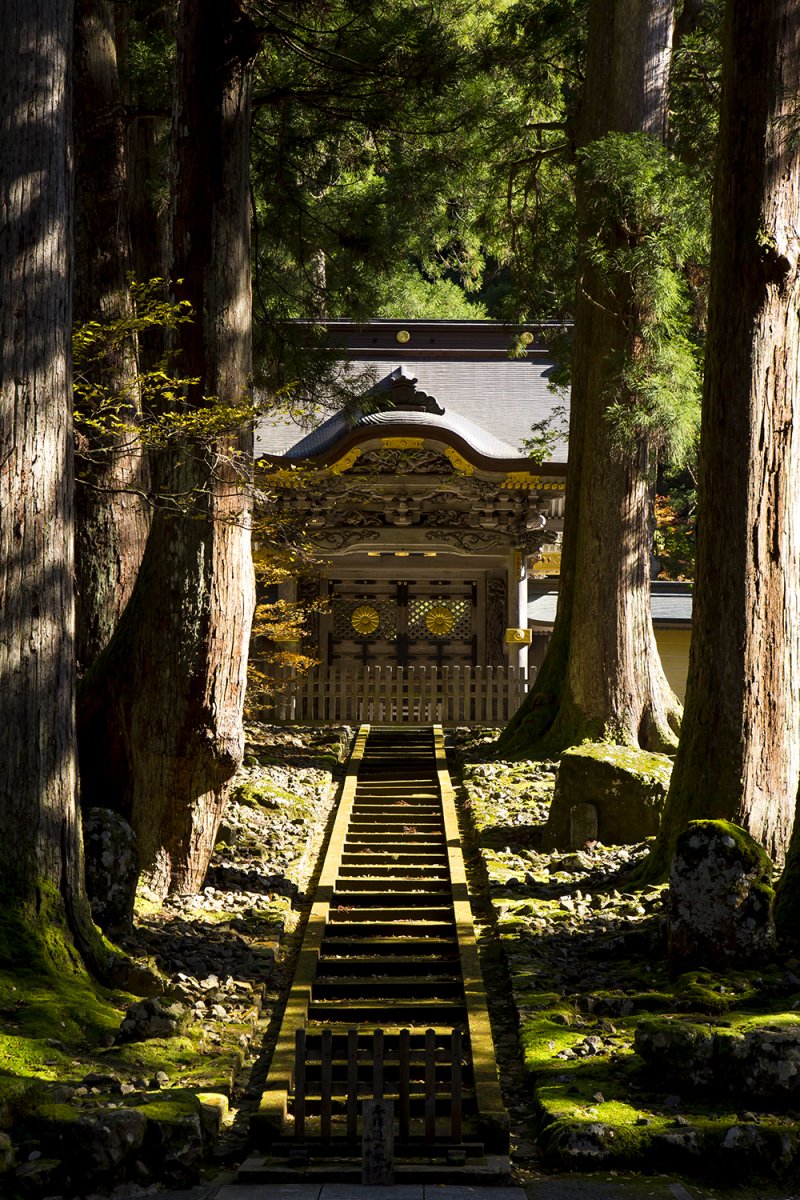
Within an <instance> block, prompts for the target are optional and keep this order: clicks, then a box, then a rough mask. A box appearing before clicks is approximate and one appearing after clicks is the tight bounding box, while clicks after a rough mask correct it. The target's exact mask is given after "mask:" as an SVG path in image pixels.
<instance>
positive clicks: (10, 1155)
mask: <svg viewBox="0 0 800 1200" xmlns="http://www.w3.org/2000/svg"><path fill="white" fill-rule="evenodd" d="M15 1163H16V1156H15V1153H14V1146H13V1145H12V1142H11V1138H10V1137H9V1136H8V1134H7V1133H3V1132H2V1131H0V1176H2V1175H5V1173H6V1172H7V1171H10V1170H11V1169H12V1167H13V1166H14V1165H15Z"/></svg>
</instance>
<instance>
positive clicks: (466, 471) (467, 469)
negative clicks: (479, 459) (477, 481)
mask: <svg viewBox="0 0 800 1200" xmlns="http://www.w3.org/2000/svg"><path fill="white" fill-rule="evenodd" d="M444 453H445V458H449V459H450V462H451V463H452V464H453V466H454V467H455V469H456V470H457V471H460V472H461V474H462V475H474V474H475V468H474V467H473V465H472V463H471V462H467V460H466V459H465V458H464V457H463V455H461V454H459V453H458V451H457V450H454V449H453V448H452V446H448V447H447V448H446V450H445V452H444Z"/></svg>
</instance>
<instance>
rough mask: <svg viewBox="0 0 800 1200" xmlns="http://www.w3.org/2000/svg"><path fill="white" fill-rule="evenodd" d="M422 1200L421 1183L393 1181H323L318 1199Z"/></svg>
mask: <svg viewBox="0 0 800 1200" xmlns="http://www.w3.org/2000/svg"><path fill="white" fill-rule="evenodd" d="M378 1198H380V1200H424V1189H423V1185H422V1184H421V1183H393V1184H389V1185H388V1186H383V1187H379V1186H377V1185H365V1184H361V1183H324V1184H323V1185H322V1191H321V1193H320V1198H319V1200H378Z"/></svg>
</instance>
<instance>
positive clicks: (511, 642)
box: [506, 629, 531, 646]
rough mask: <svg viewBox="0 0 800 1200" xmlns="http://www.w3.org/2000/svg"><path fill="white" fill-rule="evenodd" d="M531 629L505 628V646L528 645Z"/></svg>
mask: <svg viewBox="0 0 800 1200" xmlns="http://www.w3.org/2000/svg"><path fill="white" fill-rule="evenodd" d="M530 644H531V631H530V629H507V630H506V645H507V646H530Z"/></svg>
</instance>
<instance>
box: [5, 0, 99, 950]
mask: <svg viewBox="0 0 800 1200" xmlns="http://www.w3.org/2000/svg"><path fill="white" fill-rule="evenodd" d="M70 34H71V5H70V3H69V2H68V0H18V2H14V0H9V2H8V3H6V4H4V5H3V7H2V10H0V172H2V180H3V184H2V193H1V195H2V201H0V214H1V216H0V297H2V303H1V304H0V396H2V409H1V410H0V412H1V414H2V428H1V429H0V435H1V436H0V513H2V519H0V613H1V614H2V636H0V762H1V763H2V771H1V772H0V901H1V903H0V909H1V910H2V911H0V922H1V923H2V924H3V925H5V924H6V923H7V922H8V921H9V920H10V919H12V917H13V914H15V913H16V914H17V915H18V916H20V919H25V916H26V914H27V916H28V917H30V916H31V914H35V913H39V912H41V911H43V912H44V914H46V915H45V916H44V917H43V918H42V919H49V920H51V921H52V920H57V919H58V916H59V913H60V914H61V917H62V919H63V915H64V912H66V913H67V914H69V915H70V917H72V918H73V919H74V918H75V915H76V912H77V911H78V910H79V909H85V907H86V906H85V901H84V898H83V871H82V858H81V832H80V817H79V812H78V808H77V786H76V763H75V722H74V690H75V665H74V662H75V619H74V612H75V610H74V602H73V549H72V538H73V509H72V488H73V454H72V416H71V414H72V391H71V357H70V335H71V297H70V288H71V280H70V257H71V254H70V251H71V245H70V243H71V208H72V196H71V180H70V151H69V95H68V91H67V84H66V81H67V79H68V77H69V58H70ZM53 932H55V930H54V931H53Z"/></svg>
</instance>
